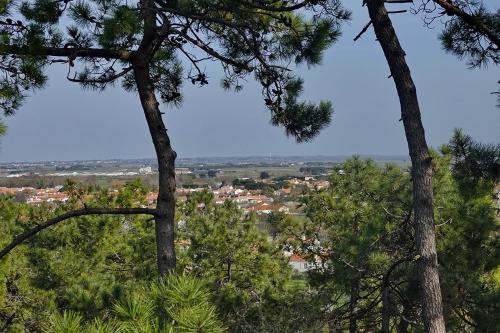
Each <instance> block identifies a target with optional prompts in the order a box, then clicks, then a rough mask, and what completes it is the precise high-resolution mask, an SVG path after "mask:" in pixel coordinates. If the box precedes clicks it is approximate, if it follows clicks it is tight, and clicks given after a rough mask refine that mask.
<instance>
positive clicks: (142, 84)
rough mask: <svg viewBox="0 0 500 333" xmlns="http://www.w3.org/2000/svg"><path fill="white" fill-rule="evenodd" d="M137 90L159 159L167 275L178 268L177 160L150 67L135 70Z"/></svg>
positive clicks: (160, 243) (161, 269) (159, 246)
mask: <svg viewBox="0 0 500 333" xmlns="http://www.w3.org/2000/svg"><path fill="white" fill-rule="evenodd" d="M134 74H135V80H136V84H137V90H138V92H139V97H140V100H141V104H142V108H143V110H144V115H145V116H146V121H147V123H148V127H149V132H150V133H151V138H152V139H153V145H154V147H155V151H156V157H157V160H158V172H159V190H158V199H157V202H156V210H157V215H156V217H155V231H156V251H157V252H156V255H157V261H158V274H159V276H164V275H166V274H168V273H169V272H170V271H172V270H173V269H174V268H175V264H176V257H175V244H174V240H175V235H174V215H175V158H176V153H175V151H174V150H173V149H172V147H171V146H170V138H169V137H168V134H167V129H166V128H165V124H164V123H163V119H162V117H161V113H160V109H159V103H158V101H157V100H156V96H155V94H154V85H153V81H152V79H151V77H150V73H149V69H148V67H134Z"/></svg>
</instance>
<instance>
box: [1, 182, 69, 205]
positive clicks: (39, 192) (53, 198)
mask: <svg viewBox="0 0 500 333" xmlns="http://www.w3.org/2000/svg"><path fill="white" fill-rule="evenodd" d="M61 188H62V186H56V187H51V188H41V189H38V188H34V187H14V188H11V187H0V195H2V194H4V195H11V196H14V197H15V198H16V199H17V200H19V201H22V202H26V203H28V204H33V205H37V204H41V203H45V202H47V203H50V202H66V201H67V200H68V199H69V195H68V193H66V192H61Z"/></svg>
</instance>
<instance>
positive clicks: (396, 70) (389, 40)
mask: <svg viewBox="0 0 500 333" xmlns="http://www.w3.org/2000/svg"><path fill="white" fill-rule="evenodd" d="M366 4H367V6H368V12H369V15H370V19H371V21H372V24H373V28H374V30H375V35H376V36H377V39H378V42H379V43H380V46H381V47H382V50H383V51H384V55H385V58H386V60H387V63H388V64H389V68H390V71H391V75H392V77H393V79H394V83H395V85H396V90H397V92H398V95H399V101H400V106H401V118H402V120H403V124H404V129H405V134H406V139H407V142H408V150H409V153H410V158H411V161H412V180H413V200H414V206H413V210H414V214H415V215H414V216H415V241H416V248H417V252H418V255H419V260H418V262H417V265H418V272H419V284H420V292H421V302H422V310H423V311H422V312H423V322H424V327H425V332H427V333H431V332H432V333H444V332H445V324H444V318H443V310H442V304H441V303H442V301H441V289H440V284H439V274H438V264H437V253H436V242H435V234H434V207H433V195H432V164H431V161H432V159H431V157H430V155H429V151H428V148H427V143H426V140H425V133H424V127H423V125H422V120H421V117H420V108H419V105H418V98H417V91H416V88H415V84H414V83H413V79H412V77H411V73H410V69H409V67H408V65H407V63H406V61H405V52H404V50H403V49H402V47H401V45H400V43H399V40H398V38H397V35H396V32H395V30H394V28H393V26H392V22H391V20H390V18H389V14H388V13H387V10H386V8H385V6H384V2H383V0H367V1H366Z"/></svg>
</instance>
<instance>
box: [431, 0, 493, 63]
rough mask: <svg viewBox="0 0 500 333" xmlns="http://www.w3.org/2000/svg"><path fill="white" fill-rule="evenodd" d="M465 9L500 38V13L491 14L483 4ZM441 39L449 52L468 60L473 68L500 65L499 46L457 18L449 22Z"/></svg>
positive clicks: (471, 4) (475, 3)
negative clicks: (489, 64)
mask: <svg viewBox="0 0 500 333" xmlns="http://www.w3.org/2000/svg"><path fill="white" fill-rule="evenodd" d="M464 9H465V10H466V11H468V10H469V9H470V10H471V11H472V13H471V15H472V16H473V17H474V19H475V20H477V21H479V22H480V23H481V24H484V25H485V26H487V27H488V29H490V30H491V31H492V32H493V34H496V36H500V11H497V12H493V13H490V12H488V11H487V10H486V8H485V7H484V6H483V5H482V3H481V2H473V3H470V4H468V6H467V7H465V8H464ZM439 38H440V40H441V43H442V46H443V48H444V49H445V50H446V51H447V52H450V53H452V54H454V55H456V56H457V57H459V58H460V59H468V61H467V62H468V64H469V66H471V67H481V66H486V65H488V63H492V64H494V65H498V64H500V55H499V52H498V47H499V46H498V45H495V44H494V43H493V42H491V41H489V40H488V39H487V38H485V36H484V35H483V34H482V33H481V32H479V31H477V29H476V28H474V27H472V26H471V25H470V24H468V23H466V22H464V21H463V20H461V19H458V18H455V19H452V20H451V21H450V22H448V23H447V24H446V27H445V29H444V30H443V32H442V33H441V34H440V36H439Z"/></svg>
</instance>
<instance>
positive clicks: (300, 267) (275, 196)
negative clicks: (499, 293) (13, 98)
mask: <svg viewBox="0 0 500 333" xmlns="http://www.w3.org/2000/svg"><path fill="white" fill-rule="evenodd" d="M142 172H143V173H148V172H150V170H142ZM288 185H289V186H288V187H286V188H282V189H279V190H276V191H274V193H272V194H269V193H268V195H264V194H263V193H262V191H260V190H248V189H245V188H244V187H237V186H231V185H225V186H220V187H218V188H214V189H210V188H208V189H207V188H206V187H199V188H178V189H177V190H176V196H177V198H178V200H179V201H183V200H186V198H187V197H188V196H189V195H191V194H193V193H196V192H201V191H205V190H208V191H210V192H211V193H212V195H213V200H214V203H215V204H216V205H222V204H224V202H225V201H226V200H229V201H232V202H234V203H235V204H236V205H237V206H238V207H239V208H240V209H241V210H242V211H243V213H244V214H245V215H249V214H252V213H255V214H256V215H257V216H261V217H262V219H263V220H264V219H265V216H266V215H269V214H271V213H276V212H282V213H286V214H295V213H296V208H297V202H296V201H295V199H296V197H297V196H298V195H300V187H301V186H308V187H314V188H318V189H322V188H326V187H328V185H329V184H328V182H327V181H321V180H319V181H318V180H316V179H314V178H309V179H307V178H306V179H298V178H293V179H290V180H289V181H288ZM2 194H3V195H10V196H14V197H15V198H16V200H18V201H19V202H26V203H28V204H33V205H38V204H42V203H57V202H66V201H67V200H68V199H69V194H68V193H67V192H64V191H62V186H56V187H52V188H43V189H37V188H33V187H18V188H8V187H0V195H2ZM157 195H158V193H157V192H149V193H148V194H147V195H146V200H147V202H148V206H154V205H155V204H156V199H157ZM278 202H279V203H278ZM183 245H187V244H183ZM285 255H286V256H287V257H288V258H289V262H290V265H291V266H292V268H293V269H294V270H295V271H298V272H305V271H307V270H310V269H311V268H312V267H314V266H315V263H316V264H317V263H318V262H319V261H318V260H319V259H317V260H312V261H311V260H307V258H304V257H301V256H299V255H297V254H295V253H285Z"/></svg>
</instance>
